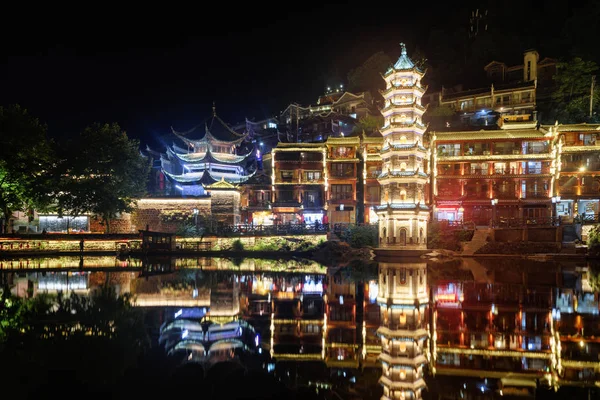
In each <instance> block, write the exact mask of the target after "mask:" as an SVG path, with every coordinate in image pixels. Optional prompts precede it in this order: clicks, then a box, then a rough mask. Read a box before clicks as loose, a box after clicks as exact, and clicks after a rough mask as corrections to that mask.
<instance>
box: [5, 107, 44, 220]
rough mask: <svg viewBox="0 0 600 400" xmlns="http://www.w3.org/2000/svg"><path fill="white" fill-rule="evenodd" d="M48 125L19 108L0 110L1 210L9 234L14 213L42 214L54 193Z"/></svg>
mask: <svg viewBox="0 0 600 400" xmlns="http://www.w3.org/2000/svg"><path fill="white" fill-rule="evenodd" d="M53 156H54V153H53V151H52V145H51V142H50V141H49V140H48V139H47V136H46V126H45V125H44V124H42V123H41V122H40V121H39V120H38V119H37V118H35V117H33V116H32V115H31V114H29V113H28V112H27V110H26V109H24V108H21V107H20V106H19V105H12V106H9V107H0V208H1V210H2V217H3V220H4V224H3V226H4V231H5V232H7V229H8V220H9V218H10V217H11V215H12V214H13V212H15V211H25V212H28V211H29V212H31V211H32V210H33V209H36V210H38V211H43V210H46V209H48V207H49V206H50V205H51V204H52V199H53V196H54V194H55V192H54V187H53V185H52V184H51V174H50V171H51V169H52V167H53V164H54V158H53Z"/></svg>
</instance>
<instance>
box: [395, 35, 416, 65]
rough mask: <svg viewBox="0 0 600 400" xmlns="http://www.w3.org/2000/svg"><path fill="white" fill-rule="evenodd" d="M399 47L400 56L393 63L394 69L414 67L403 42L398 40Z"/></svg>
mask: <svg viewBox="0 0 600 400" xmlns="http://www.w3.org/2000/svg"><path fill="white" fill-rule="evenodd" d="M400 47H401V48H402V51H401V54H400V58H398V61H396V64H394V69H412V68H414V67H415V63H413V62H412V60H411V59H410V58H409V57H408V55H407V53H406V45H405V44H404V43H403V42H400Z"/></svg>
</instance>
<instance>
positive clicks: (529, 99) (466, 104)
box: [428, 49, 556, 129]
mask: <svg viewBox="0 0 600 400" xmlns="http://www.w3.org/2000/svg"><path fill="white" fill-rule="evenodd" d="M483 69H484V71H485V77H486V81H487V83H488V86H480V87H475V88H469V89H465V88H464V87H463V86H462V85H457V87H455V88H449V89H445V88H442V90H441V92H439V93H438V99H435V101H431V99H430V101H429V102H428V103H429V104H432V106H433V105H439V106H441V107H446V108H449V109H451V110H452V111H454V113H455V114H454V115H453V116H447V117H445V118H444V119H445V120H446V122H447V123H448V124H449V125H451V127H453V128H455V129H465V127H468V126H480V127H482V128H485V127H488V126H492V127H493V126H495V125H496V124H497V123H498V121H500V122H502V121H507V122H510V121H537V120H538V115H537V114H538V102H544V101H546V100H547V99H548V98H549V96H550V93H551V91H552V87H553V84H554V82H553V80H552V76H553V75H554V74H555V73H556V60H555V59H552V58H548V57H546V58H544V59H542V60H541V61H540V56H539V53H538V52H537V51H536V50H533V49H531V50H527V51H525V52H524V53H523V63H522V64H517V65H513V66H508V65H507V64H506V63H504V62H502V61H497V60H494V61H492V62H490V63H489V64H487V65H486V66H485V67H484V68H483ZM432 123H436V124H437V121H436V122H433V121H432ZM459 127H462V128H459Z"/></svg>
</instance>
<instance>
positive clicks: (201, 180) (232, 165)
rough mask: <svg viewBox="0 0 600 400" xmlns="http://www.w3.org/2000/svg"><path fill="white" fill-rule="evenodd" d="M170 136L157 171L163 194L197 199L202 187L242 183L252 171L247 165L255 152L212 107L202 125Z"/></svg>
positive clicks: (253, 169) (242, 136)
mask: <svg viewBox="0 0 600 400" xmlns="http://www.w3.org/2000/svg"><path fill="white" fill-rule="evenodd" d="M172 135H173V143H172V144H171V145H167V146H166V151H165V152H164V153H161V155H160V165H161V168H160V172H161V174H163V175H164V176H165V178H166V179H164V183H163V184H162V185H163V186H164V187H165V188H164V189H162V191H163V192H166V193H167V194H170V195H183V196H188V195H192V196H201V195H204V194H205V191H204V187H203V185H210V184H212V183H215V182H218V181H221V180H225V181H226V182H229V183H241V182H245V181H246V180H247V179H248V178H249V177H250V176H251V175H252V174H253V173H254V172H255V170H256V166H255V165H250V164H253V163H251V162H249V157H250V156H251V155H254V154H255V150H254V146H253V145H252V144H251V143H250V144H249V143H247V138H248V135H247V133H246V134H240V133H237V132H235V131H234V130H233V129H232V128H230V127H229V126H228V125H227V124H226V123H225V122H224V121H223V120H222V119H221V118H219V117H218V116H217V114H216V111H215V108H214V107H213V114H212V117H211V118H209V119H208V120H207V121H206V122H205V123H203V124H200V125H198V126H195V127H194V128H192V129H190V130H188V131H185V132H178V131H176V130H174V129H173V130H172ZM156 179H157V180H158V181H159V184H160V181H161V179H160V178H156Z"/></svg>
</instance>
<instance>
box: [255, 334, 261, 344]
mask: <svg viewBox="0 0 600 400" xmlns="http://www.w3.org/2000/svg"><path fill="white" fill-rule="evenodd" d="M259 342H260V338H259V337H258V335H256V336H255V337H254V343H255V344H256V347H258V343H259Z"/></svg>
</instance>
